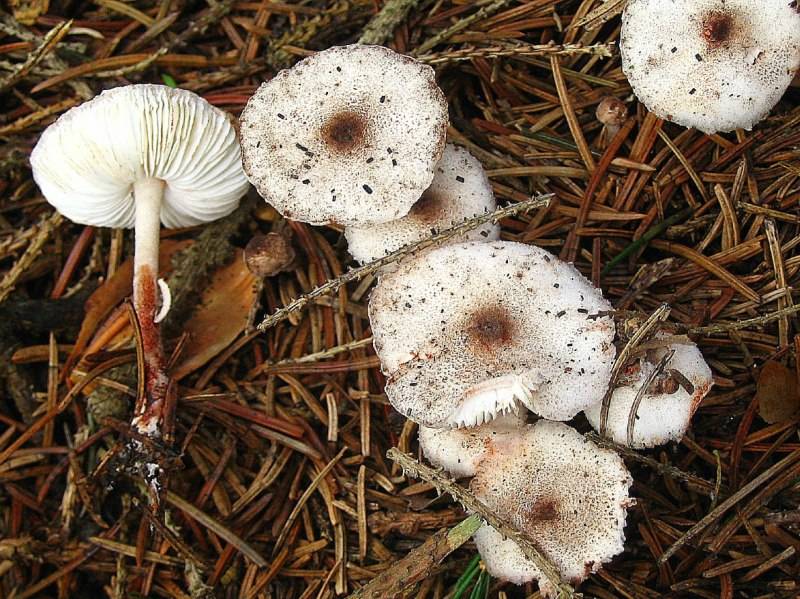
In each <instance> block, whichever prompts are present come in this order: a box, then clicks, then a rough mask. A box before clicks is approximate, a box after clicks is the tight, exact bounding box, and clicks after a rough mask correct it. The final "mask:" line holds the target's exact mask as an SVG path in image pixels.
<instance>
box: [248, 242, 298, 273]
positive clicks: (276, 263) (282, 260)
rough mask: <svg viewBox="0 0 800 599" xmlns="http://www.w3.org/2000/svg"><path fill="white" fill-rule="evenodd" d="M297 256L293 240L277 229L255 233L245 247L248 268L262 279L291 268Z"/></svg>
mask: <svg viewBox="0 0 800 599" xmlns="http://www.w3.org/2000/svg"><path fill="white" fill-rule="evenodd" d="M295 258H296V254H295V251H294V248H293V247H292V242H291V241H289V239H288V238H287V237H286V235H285V234H283V233H280V232H275V231H273V232H272V233H267V234H265V235H262V234H258V235H254V236H253V238H252V239H251V240H250V241H249V242H248V243H247V246H246V247H245V248H244V261H245V264H246V265H247V269H248V270H249V271H250V272H251V273H253V274H254V275H255V276H257V277H260V278H262V279H263V278H266V277H272V276H274V275H277V274H278V273H281V272H284V271H286V270H290V269H291V268H292V265H293V264H294V262H295Z"/></svg>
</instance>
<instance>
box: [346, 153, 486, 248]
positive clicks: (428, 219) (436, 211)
mask: <svg viewBox="0 0 800 599" xmlns="http://www.w3.org/2000/svg"><path fill="white" fill-rule="evenodd" d="M495 208H497V203H496V202H495V200H494V193H493V192H492V185H491V183H489V178H488V177H487V176H486V173H485V172H484V170H483V167H482V166H481V163H480V162H479V161H478V159H476V158H475V157H474V156H473V155H472V154H470V153H469V152H468V151H467V150H465V149H464V148H461V147H459V146H454V145H453V144H447V146H445V149H444V154H443V155H442V159H441V160H440V161H439V164H437V165H436V173H435V174H434V176H433V182H432V183H431V186H430V187H428V189H426V190H425V191H424V192H423V194H422V197H421V198H420V199H419V200H417V203H416V204H414V206H413V207H412V208H411V212H409V213H408V214H407V215H406V216H404V217H402V218H399V219H397V220H393V221H390V222H388V223H383V224H380V225H372V226H357V227H347V228H346V229H345V231H344V234H345V237H347V244H348V249H349V250H350V254H352V256H353V258H355V259H356V260H358V261H359V262H362V263H364V262H370V261H372V260H375V259H377V258H380V257H382V256H384V255H386V254H388V253H390V252H393V251H395V250H397V249H400V248H401V247H403V246H404V245H407V244H409V243H414V242H416V241H420V240H421V239H424V238H425V237H427V236H429V235H430V234H431V232H432V231H438V230H439V229H446V228H447V227H451V226H453V225H455V224H458V223H460V222H462V221H464V220H466V219H468V218H470V217H473V216H477V215H480V214H485V213H486V212H492V211H493V210H494V209H495ZM499 238H500V227H499V226H498V225H497V224H494V223H486V224H484V225H483V226H481V227H478V228H477V229H474V230H472V231H470V232H469V233H467V234H466V235H465V237H464V238H463V240H469V241H481V240H487V241H494V240H497V239H499Z"/></svg>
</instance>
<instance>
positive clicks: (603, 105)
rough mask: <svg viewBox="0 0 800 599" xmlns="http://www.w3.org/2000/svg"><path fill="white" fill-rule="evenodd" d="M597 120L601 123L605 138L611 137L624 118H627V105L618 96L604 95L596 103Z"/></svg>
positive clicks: (618, 128)
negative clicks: (598, 102)
mask: <svg viewBox="0 0 800 599" xmlns="http://www.w3.org/2000/svg"><path fill="white" fill-rule="evenodd" d="M595 115H596V116H597V120H598V121H600V122H601V123H603V135H604V137H605V139H606V140H610V139H613V138H614V136H615V135H616V134H617V133H619V130H620V128H621V127H622V124H623V123H624V122H625V119H626V118H628V107H627V106H625V103H624V102H623V101H622V100H620V99H619V98H615V97H614V96H606V97H605V98H603V100H602V101H601V102H600V104H598V105H597V111H596V112H595Z"/></svg>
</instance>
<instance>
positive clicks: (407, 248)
mask: <svg viewBox="0 0 800 599" xmlns="http://www.w3.org/2000/svg"><path fill="white" fill-rule="evenodd" d="M551 197H552V196H551V195H546V196H536V197H533V198H531V199H530V200H527V201H525V202H520V203H518V204H512V205H511V206H506V207H505V208H498V209H497V210H495V211H494V212H489V213H487V214H481V215H480V216H475V217H473V218H470V219H467V220H465V221H464V222H462V223H459V224H457V225H455V226H453V227H450V228H449V229H445V230H443V231H440V232H439V233H436V234H435V235H432V236H430V237H427V238H425V239H423V240H422V241H418V242H416V243H411V244H408V245H404V246H403V247H401V248H400V249H399V250H395V251H393V252H391V253H390V254H386V255H385V256H383V257H382V258H378V259H377V260H373V261H372V262H368V263H367V264H364V265H363V266H359V267H357V268H353V269H351V270H348V271H347V272H346V273H344V274H343V275H340V276H338V277H336V278H335V279H330V280H329V281H326V282H325V283H324V284H322V285H320V286H319V287H317V288H315V289H313V290H311V291H309V292H308V293H306V294H303V295H301V296H299V297H297V298H296V299H294V300H293V301H291V302H289V304H287V305H286V306H284V307H283V308H280V309H279V310H277V311H275V312H274V313H273V314H271V315H270V316H267V317H266V318H264V320H263V321H261V324H259V325H258V330H260V331H266V330H267V329H268V328H270V327H273V326H275V325H276V324H277V323H279V322H281V321H282V320H285V319H286V318H288V317H289V315H290V314H292V313H293V312H297V311H298V310H301V309H302V308H303V307H304V306H305V305H306V304H308V303H309V302H311V301H312V300H314V299H316V298H318V297H320V296H323V295H326V294H328V293H333V292H335V291H337V290H338V289H340V288H341V287H342V286H343V285H347V284H348V283H351V282H353V281H359V280H361V279H363V278H364V277H365V276H367V275H369V274H372V273H374V272H376V271H378V270H380V269H381V268H383V267H384V266H386V265H387V264H391V263H392V262H396V261H398V260H400V259H401V258H404V257H405V256H408V255H409V254H412V253H414V252H419V251H422V250H425V249H427V248H429V247H433V246H435V245H439V244H440V243H444V242H446V241H449V240H450V239H453V238H454V237H458V236H460V235H464V234H465V233H468V232H469V231H472V230H473V229H477V228H478V227H480V226H481V225H482V224H484V223H488V222H497V221H498V220H500V219H502V218H507V217H509V216H514V215H516V214H521V213H523V212H528V211H529V210H534V209H536V208H542V207H544V206H547V205H548V203H549V202H550V198H551Z"/></svg>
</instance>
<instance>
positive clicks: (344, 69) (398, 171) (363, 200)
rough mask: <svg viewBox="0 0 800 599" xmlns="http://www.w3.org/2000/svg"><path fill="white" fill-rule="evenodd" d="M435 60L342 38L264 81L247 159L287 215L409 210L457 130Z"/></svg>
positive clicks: (372, 217)
mask: <svg viewBox="0 0 800 599" xmlns="http://www.w3.org/2000/svg"><path fill="white" fill-rule="evenodd" d="M447 122H448V117H447V105H446V102H445V98H444V94H443V93H442V91H441V90H440V89H439V88H438V87H437V85H436V81H435V78H434V72H433V69H431V68H430V67H428V66H425V65H423V64H422V63H420V62H417V61H416V60H414V59H412V58H409V57H407V56H403V55H401V54H397V53H395V52H393V51H392V50H389V49H388V48H383V47H380V46H365V45H352V46H341V47H335V48H331V49H329V50H325V51H323V52H319V53H317V54H315V55H313V56H310V57H309V58H306V59H304V60H301V61H300V62H299V63H297V64H296V65H295V66H294V67H292V68H291V69H288V70H285V71H281V72H280V73H278V74H277V75H276V76H275V77H274V78H273V79H272V80H270V81H268V82H267V83H264V84H263V85H262V86H261V87H260V88H259V89H258V91H257V92H256V93H255V95H254V96H253V97H252V98H250V101H249V102H248V103H247V106H246V107H245V109H244V111H243V112H242V117H241V136H242V152H243V158H244V169H245V171H246V172H247V175H248V177H249V178H250V181H252V183H253V185H255V187H256V189H257V190H258V192H259V193H260V194H261V195H262V196H263V197H264V198H265V199H266V200H267V201H268V202H269V203H270V204H272V205H273V206H274V207H275V208H276V209H277V210H278V212H280V213H281V214H282V215H283V216H285V217H287V218H291V219H294V220H299V221H304V222H307V223H311V224H326V223H333V222H335V223H338V224H340V225H345V226H352V225H371V224H378V223H384V222H388V221H390V220H395V219H398V218H400V217H401V216H404V215H406V214H408V211H409V210H410V209H411V206H412V205H413V204H414V202H416V201H417V199H419V197H420V195H421V194H422V192H423V191H425V189H426V188H427V187H428V185H430V183H431V180H432V179H433V169H434V167H435V166H436V163H437V162H438V161H439V159H440V158H441V156H442V151H443V150H444V144H445V134H446V130H447Z"/></svg>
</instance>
